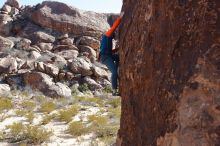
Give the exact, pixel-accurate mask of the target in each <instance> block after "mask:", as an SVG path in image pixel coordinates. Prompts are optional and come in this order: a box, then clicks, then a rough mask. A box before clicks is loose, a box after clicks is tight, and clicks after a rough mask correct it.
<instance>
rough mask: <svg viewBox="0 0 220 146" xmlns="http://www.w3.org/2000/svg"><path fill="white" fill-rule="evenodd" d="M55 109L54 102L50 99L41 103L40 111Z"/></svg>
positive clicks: (47, 111) (48, 111)
mask: <svg viewBox="0 0 220 146" xmlns="http://www.w3.org/2000/svg"><path fill="white" fill-rule="evenodd" d="M55 109H56V105H55V103H53V102H52V101H47V102H45V103H43V104H42V105H41V108H40V111H41V112H46V113H50V112H52V111H54V110H55Z"/></svg>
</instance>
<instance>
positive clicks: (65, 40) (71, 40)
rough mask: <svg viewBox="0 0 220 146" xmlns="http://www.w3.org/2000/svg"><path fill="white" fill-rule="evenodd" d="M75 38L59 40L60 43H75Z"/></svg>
mask: <svg viewBox="0 0 220 146" xmlns="http://www.w3.org/2000/svg"><path fill="white" fill-rule="evenodd" d="M73 42H74V39H70V38H67V39H64V40H61V41H60V42H59V44H60V45H73Z"/></svg>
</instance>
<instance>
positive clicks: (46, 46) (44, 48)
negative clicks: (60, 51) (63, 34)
mask: <svg viewBox="0 0 220 146" xmlns="http://www.w3.org/2000/svg"><path fill="white" fill-rule="evenodd" d="M38 47H39V48H40V50H41V51H43V52H45V51H47V50H48V51H50V50H52V49H53V44H52V43H39V44H38Z"/></svg>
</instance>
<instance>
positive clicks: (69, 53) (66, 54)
mask: <svg viewBox="0 0 220 146" xmlns="http://www.w3.org/2000/svg"><path fill="white" fill-rule="evenodd" d="M57 55H60V56H62V57H63V58H65V59H66V60H69V59H74V58H77V56H78V55H79V52H78V51H76V50H63V51H61V52H57Z"/></svg>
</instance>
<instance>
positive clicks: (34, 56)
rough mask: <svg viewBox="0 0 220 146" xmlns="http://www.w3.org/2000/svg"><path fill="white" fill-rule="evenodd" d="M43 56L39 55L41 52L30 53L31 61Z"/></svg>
mask: <svg viewBox="0 0 220 146" xmlns="http://www.w3.org/2000/svg"><path fill="white" fill-rule="evenodd" d="M40 56H41V54H40V53H39V52H37V51H31V52H30V58H31V59H37V58H39V57H40Z"/></svg>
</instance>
